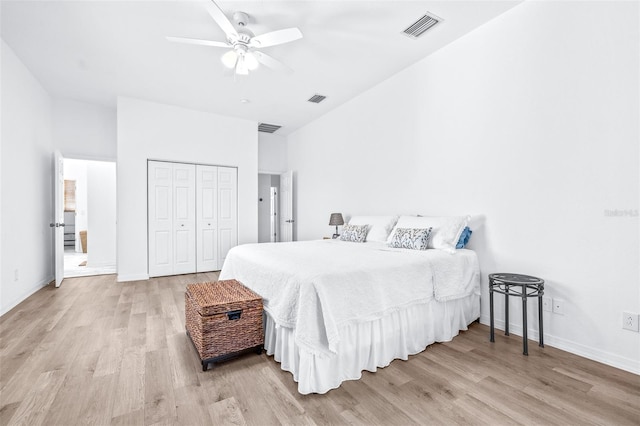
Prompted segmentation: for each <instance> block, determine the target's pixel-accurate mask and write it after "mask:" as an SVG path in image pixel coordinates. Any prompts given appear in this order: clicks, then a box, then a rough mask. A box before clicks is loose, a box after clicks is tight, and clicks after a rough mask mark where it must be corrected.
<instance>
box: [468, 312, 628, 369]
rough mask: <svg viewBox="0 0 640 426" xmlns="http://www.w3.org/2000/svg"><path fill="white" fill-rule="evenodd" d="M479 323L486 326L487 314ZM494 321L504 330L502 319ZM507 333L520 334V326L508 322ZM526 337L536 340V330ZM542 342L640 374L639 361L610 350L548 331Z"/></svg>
mask: <svg viewBox="0 0 640 426" xmlns="http://www.w3.org/2000/svg"><path fill="white" fill-rule="evenodd" d="M480 323H482V324H484V325H487V326H488V325H489V324H490V318H489V316H488V315H482V316H481V317H480ZM494 323H495V328H496V330H501V331H504V320H500V319H498V318H494ZM509 334H515V335H516V336H522V326H521V325H516V324H509ZM528 337H529V339H530V340H538V330H537V329H531V328H530V329H529V330H528ZM488 339H489V336H488V335H487V340H488ZM544 344H545V345H549V346H552V347H554V348H557V349H562V350H563V351H567V352H570V353H572V354H575V355H579V356H581V357H584V358H588V359H590V360H593V361H597V362H600V363H602V364H606V365H610V366H611V367H615V368H619V369H621V370H625V371H628V372H630V373H634V374H638V375H640V361H638V360H636V359H632V358H625V357H622V356H620V355H616V354H613V353H611V352H606V351H602V350H600V349H596V348H593V347H591V346H585V345H583V344H581V343H576V342H574V341H571V340H567V339H563V338H562V337H557V336H553V335H551V334H549V333H544Z"/></svg>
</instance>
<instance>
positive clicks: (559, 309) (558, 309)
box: [553, 299, 564, 315]
mask: <svg viewBox="0 0 640 426" xmlns="http://www.w3.org/2000/svg"><path fill="white" fill-rule="evenodd" d="M553 313H554V314H558V315H564V300H562V299H553Z"/></svg>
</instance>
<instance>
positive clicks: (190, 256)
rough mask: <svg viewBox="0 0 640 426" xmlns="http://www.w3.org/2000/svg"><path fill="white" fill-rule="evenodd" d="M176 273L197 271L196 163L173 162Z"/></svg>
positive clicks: (174, 258)
mask: <svg viewBox="0 0 640 426" xmlns="http://www.w3.org/2000/svg"><path fill="white" fill-rule="evenodd" d="M173 244H174V246H173V253H174V257H173V262H174V263H173V273H174V274H190V273H193V272H196V166H195V165H194V164H181V163H174V164H173Z"/></svg>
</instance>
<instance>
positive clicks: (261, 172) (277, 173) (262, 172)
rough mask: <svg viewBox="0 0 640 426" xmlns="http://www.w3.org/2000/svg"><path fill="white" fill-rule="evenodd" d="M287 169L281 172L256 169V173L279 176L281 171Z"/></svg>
mask: <svg viewBox="0 0 640 426" xmlns="http://www.w3.org/2000/svg"><path fill="white" fill-rule="evenodd" d="M286 172H287V170H284V171H282V172H269V171H264V170H258V174H259V175H278V176H280V175H281V174H282V173H286Z"/></svg>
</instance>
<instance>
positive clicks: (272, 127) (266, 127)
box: [258, 123, 282, 133]
mask: <svg viewBox="0 0 640 426" xmlns="http://www.w3.org/2000/svg"><path fill="white" fill-rule="evenodd" d="M280 127H282V126H278V125H277V124H267V123H260V124H258V131H259V132H263V133H273V132H275V131H276V130H278V129H279V128H280Z"/></svg>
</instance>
